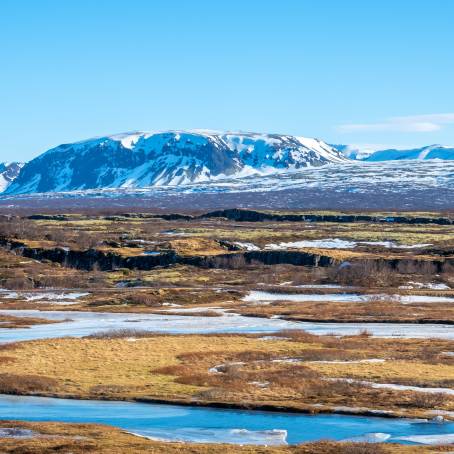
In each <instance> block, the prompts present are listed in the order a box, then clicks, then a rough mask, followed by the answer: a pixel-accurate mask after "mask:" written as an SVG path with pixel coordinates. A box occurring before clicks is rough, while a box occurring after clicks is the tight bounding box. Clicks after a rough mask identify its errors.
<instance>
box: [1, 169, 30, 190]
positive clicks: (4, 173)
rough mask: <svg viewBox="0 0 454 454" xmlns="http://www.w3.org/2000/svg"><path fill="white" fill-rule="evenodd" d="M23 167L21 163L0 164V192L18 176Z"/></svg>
mask: <svg viewBox="0 0 454 454" xmlns="http://www.w3.org/2000/svg"><path fill="white" fill-rule="evenodd" d="M23 166H24V164H23V163H21V162H11V163H9V162H2V163H0V192H3V191H4V190H5V189H6V188H7V187H8V186H9V185H10V184H11V183H12V182H13V181H14V180H15V179H16V178H17V177H18V176H19V173H20V171H21V169H22V167H23Z"/></svg>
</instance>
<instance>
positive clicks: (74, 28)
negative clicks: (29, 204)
mask: <svg viewBox="0 0 454 454" xmlns="http://www.w3.org/2000/svg"><path fill="white" fill-rule="evenodd" d="M453 17H454V1H450V0H411V1H410V0H392V1H391V0H380V1H373V2H372V1H371V2H366V1H364V0H361V1H360V0H261V1H258V0H257V1H256V0H242V1H240V0H217V1H213V0H210V1H208V0H190V1H189V0H127V1H126V0H122V1H120V0H97V1H92V0H65V1H61V0H39V1H36V0H1V9H0V43H1V44H0V62H1V63H0V65H1V67H0V161H12V160H21V161H25V160H30V159H32V158H33V157H36V156H37V155H38V154H40V153H42V152H43V151H45V150H47V149H49V148H51V147H53V146H56V145H59V144H61V143H68V142H73V141H77V140H82V139H86V138H89V137H94V136H101V135H106V134H113V133H119V132H124V131H135V130H141V131H142V130H143V131H159V130H167V129H193V128H203V129H216V130H234V131H257V132H269V133H282V134H292V135H302V136H307V137H317V138H320V139H323V140H325V141H327V142H329V143H341V144H355V145H356V144H357V145H360V146H361V147H372V148H374V147H375V148H387V147H400V148H405V147H411V146H421V145H426V144H431V143H441V144H444V145H454V28H453V27H452V18H453Z"/></svg>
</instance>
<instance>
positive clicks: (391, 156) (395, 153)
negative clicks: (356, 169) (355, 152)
mask: <svg viewBox="0 0 454 454" xmlns="http://www.w3.org/2000/svg"><path fill="white" fill-rule="evenodd" d="M403 159H417V160H419V161H423V160H428V159H441V160H452V159H454V148H453V147H443V146H441V145H429V146H426V147H422V148H414V149H412V150H393V149H391V150H379V151H376V152H375V153H372V154H371V155H370V156H369V157H367V158H366V160H367V161H391V160H392V161H398V160H403Z"/></svg>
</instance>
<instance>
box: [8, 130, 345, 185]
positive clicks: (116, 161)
mask: <svg viewBox="0 0 454 454" xmlns="http://www.w3.org/2000/svg"><path fill="white" fill-rule="evenodd" d="M347 161H348V159H347V158H345V157H344V156H343V155H342V154H341V153H340V152H339V151H338V150H336V149H335V148H333V147H331V146H330V145H328V144H326V143H325V142H323V141H321V140H319V139H311V138H306V137H295V136H290V135H280V134H262V133H255V132H219V131H210V130H187V131H185V130H175V131H173V130H172V131H160V132H141V131H133V132H126V133H120V134H112V135H108V136H102V137H95V138H92V139H88V140H83V141H79V142H75V143H72V144H71V143H70V144H62V145H59V146H58V147H55V148H53V149H51V150H48V151H47V152H45V153H43V154H42V155H40V156H38V157H37V158H35V159H34V160H32V161H30V162H29V163H27V164H26V165H25V167H24V168H23V169H22V171H21V173H20V176H19V177H18V178H17V179H16V180H15V181H14V183H13V184H11V185H10V186H9V187H8V188H7V191H6V193H8V194H25V193H32V192H58V191H72V190H80V189H96V188H128V187H131V188H143V187H150V186H177V185H184V184H191V183H197V182H202V181H211V180H220V179H223V178H237V177H244V176H249V175H268V174H272V173H278V172H284V171H292V170H298V169H302V168H305V167H313V166H321V165H325V164H329V163H333V162H335V163H342V162H347Z"/></svg>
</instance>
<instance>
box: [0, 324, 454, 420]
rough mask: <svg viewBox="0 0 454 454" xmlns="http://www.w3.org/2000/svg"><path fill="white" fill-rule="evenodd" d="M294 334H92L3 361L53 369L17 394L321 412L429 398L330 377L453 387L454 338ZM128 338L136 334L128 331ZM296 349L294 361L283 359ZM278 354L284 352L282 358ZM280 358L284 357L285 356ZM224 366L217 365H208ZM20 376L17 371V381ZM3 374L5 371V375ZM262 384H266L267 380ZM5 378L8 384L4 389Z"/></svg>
mask: <svg viewBox="0 0 454 454" xmlns="http://www.w3.org/2000/svg"><path fill="white" fill-rule="evenodd" d="M282 335H283V336H287V337H289V339H288V340H285V339H284V340H267V341H264V340H262V339H260V338H258V336H252V335H251V336H241V335H207V336H202V335H184V336H183V335H180V336H170V335H155V336H151V337H144V336H143V335H142V334H141V333H138V335H137V337H135V338H134V337H133V336H134V333H131V332H124V333H120V334H119V335H117V334H115V333H113V335H112V336H110V337H109V336H99V338H90V339H57V340H42V341H32V342H25V343H20V344H16V348H15V349H13V350H11V351H9V352H8V355H7V356H8V357H9V358H12V361H7V362H6V363H5V364H2V373H3V374H14V375H16V376H21V377H25V379H26V378H27V377H30V376H34V377H36V376H38V377H43V379H45V378H46V377H53V378H54V379H55V380H56V382H55V383H54V385H53V386H51V387H47V388H45V389H36V390H35V391H34V392H32V391H28V390H27V389H26V387H25V389H24V390H23V391H21V390H20V389H19V390H18V389H17V387H14V386H12V388H11V391H10V392H12V393H23V394H30V393H38V394H42V395H55V396H60V397H64V396H73V397H83V398H108V399H144V398H145V399H155V400H165V401H169V402H187V401H191V400H194V399H195V400H198V401H201V402H206V403H208V402H222V403H233V404H236V405H239V406H244V405H245V406H250V407H260V406H272V407H273V406H274V407H277V406H283V407H287V408H294V409H300V410H309V411H315V409H316V407H314V405H315V404H322V405H324V406H325V407H326V408H330V407H334V406H339V405H344V406H351V407H369V408H378V409H386V410H389V409H390V410H393V411H394V412H395V413H396V414H405V415H407V416H409V415H412V416H422V415H424V412H425V409H426V408H427V407H428V406H430V405H432V407H434V406H437V408H442V409H445V410H453V409H454V400H453V399H452V398H451V397H448V396H446V398H445V399H444V401H443V402H442V403H440V402H438V400H437V401H435V400H433V399H432V401H431V402H428V401H427V402H426V401H424V402H423V401H422V400H421V396H420V394H418V393H416V392H409V391H406V392H397V391H392V390H384V389H372V388H370V387H366V386H361V385H357V384H348V383H343V382H337V381H326V378H336V377H339V378H346V377H349V378H355V379H359V380H370V381H376V382H378V383H402V384H417V385H421V386H446V387H449V386H453V380H452V378H453V377H454V360H453V358H451V357H448V356H443V352H445V351H453V350H454V343H453V342H448V341H437V340H429V341H427V340H420V341H417V340H398V339H375V338H368V337H367V336H353V337H349V338H342V339H339V338H335V337H329V336H327V337H317V336H313V335H310V334H307V333H301V332H284V333H282ZM131 337H132V338H131ZM287 358H297V359H299V361H298V362H286V361H285V359H287ZM367 358H383V359H386V363H384V364H383V363H349V364H341V363H340V364H339V363H328V364H323V363H317V362H314V361H333V360H343V361H345V360H360V359H367ZM276 360H279V361H276ZM282 360H284V361H282ZM215 366H221V367H220V368H219V369H218V371H219V372H220V373H213V372H210V371H209V369H210V368H213V367H215ZM16 381H17V380H16ZM0 382H1V380H0ZM256 383H265V385H264V386H261V385H257V384H256ZM7 385H8V383H7V382H6V384H4V386H3V388H2V390H3V392H8V389H7Z"/></svg>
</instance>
